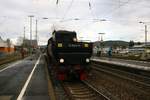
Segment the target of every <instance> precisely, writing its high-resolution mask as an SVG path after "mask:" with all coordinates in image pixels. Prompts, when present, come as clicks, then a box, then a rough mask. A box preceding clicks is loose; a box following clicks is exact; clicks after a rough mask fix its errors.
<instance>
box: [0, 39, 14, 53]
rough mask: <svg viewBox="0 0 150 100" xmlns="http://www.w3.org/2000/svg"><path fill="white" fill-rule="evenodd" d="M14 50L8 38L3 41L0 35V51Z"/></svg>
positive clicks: (8, 51)
mask: <svg viewBox="0 0 150 100" xmlns="http://www.w3.org/2000/svg"><path fill="white" fill-rule="evenodd" d="M13 52H14V45H13V44H12V43H11V42H10V40H9V39H7V40H6V41H4V40H3V39H2V38H1V37H0V53H13Z"/></svg>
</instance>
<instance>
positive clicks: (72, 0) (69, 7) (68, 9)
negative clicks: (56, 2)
mask: <svg viewBox="0 0 150 100" xmlns="http://www.w3.org/2000/svg"><path fill="white" fill-rule="evenodd" d="M73 2H74V0H71V2H70V4H69V6H68V8H67V10H66V12H65V13H64V15H63V17H62V19H61V21H63V20H64V19H65V17H66V15H67V14H68V12H69V11H70V9H71V7H72V4H73Z"/></svg>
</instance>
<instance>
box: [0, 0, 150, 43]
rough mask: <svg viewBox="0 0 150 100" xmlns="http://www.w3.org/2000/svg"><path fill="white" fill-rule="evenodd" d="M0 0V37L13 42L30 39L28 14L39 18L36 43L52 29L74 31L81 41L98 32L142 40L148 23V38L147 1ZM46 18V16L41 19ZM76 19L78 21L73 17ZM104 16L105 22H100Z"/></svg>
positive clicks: (106, 37)
mask: <svg viewBox="0 0 150 100" xmlns="http://www.w3.org/2000/svg"><path fill="white" fill-rule="evenodd" d="M56 1H57V0H0V36H1V37H2V38H3V39H6V38H10V39H11V40H12V41H13V42H14V43H16V41H17V38H18V37H23V27H24V26H25V27H26V38H29V32H30V31H29V22H30V21H29V17H28V16H29V15H34V18H33V38H35V20H36V19H38V37H39V44H46V43H47V40H48V38H49V37H50V36H51V32H52V30H53V29H54V27H55V29H57V30H58V29H67V30H74V31H76V32H77V33H78V37H79V38H81V37H82V39H84V40H91V41H97V40H98V37H99V36H98V33H105V34H104V36H103V39H104V40H125V41H130V40H134V41H141V42H143V41H144V25H143V24H140V23H138V22H139V21H143V22H145V24H147V25H148V41H150V34H149V30H150V28H149V26H150V23H149V22H150V0H58V4H56ZM43 17H47V18H49V19H45V20H44V19H42V18H43ZM73 19H79V20H73ZM102 19H105V20H106V21H100V20H102Z"/></svg>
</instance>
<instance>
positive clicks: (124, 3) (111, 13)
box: [103, 0, 130, 16]
mask: <svg viewBox="0 0 150 100" xmlns="http://www.w3.org/2000/svg"><path fill="white" fill-rule="evenodd" d="M129 2H130V0H128V1H126V2H121V0H119V1H118V3H119V6H117V7H115V8H114V9H112V10H111V11H110V12H108V13H106V14H104V15H103V16H110V15H113V14H114V13H115V12H116V11H118V10H120V9H119V8H121V7H123V6H125V5H127V4H129Z"/></svg>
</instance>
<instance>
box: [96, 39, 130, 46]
mask: <svg viewBox="0 0 150 100" xmlns="http://www.w3.org/2000/svg"><path fill="white" fill-rule="evenodd" d="M99 44H100V42H99V41H96V42H94V45H95V46H98V45H99ZM103 45H104V47H111V46H114V45H115V46H128V45H129V42H126V41H121V40H115V41H112V40H110V41H103Z"/></svg>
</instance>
